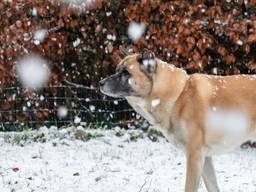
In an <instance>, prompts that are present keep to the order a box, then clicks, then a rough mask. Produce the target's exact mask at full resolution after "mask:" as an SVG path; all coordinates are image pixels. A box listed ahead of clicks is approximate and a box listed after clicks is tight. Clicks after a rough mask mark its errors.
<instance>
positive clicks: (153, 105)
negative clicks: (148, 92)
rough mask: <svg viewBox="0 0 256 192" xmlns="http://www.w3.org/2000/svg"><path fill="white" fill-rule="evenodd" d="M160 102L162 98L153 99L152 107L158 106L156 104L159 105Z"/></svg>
mask: <svg viewBox="0 0 256 192" xmlns="http://www.w3.org/2000/svg"><path fill="white" fill-rule="evenodd" d="M159 104H160V99H153V100H152V101H151V106H152V107H156V106H158V105H159Z"/></svg>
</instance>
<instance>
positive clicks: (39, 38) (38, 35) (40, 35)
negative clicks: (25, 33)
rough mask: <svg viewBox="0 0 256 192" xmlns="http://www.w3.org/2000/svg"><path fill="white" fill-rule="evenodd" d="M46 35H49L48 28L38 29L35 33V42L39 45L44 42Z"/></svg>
mask: <svg viewBox="0 0 256 192" xmlns="http://www.w3.org/2000/svg"><path fill="white" fill-rule="evenodd" d="M46 35H47V30H46V29H40V30H37V31H36V32H35V35H34V44H35V45H39V44H40V43H42V42H43V41H44V39H45V37H46Z"/></svg>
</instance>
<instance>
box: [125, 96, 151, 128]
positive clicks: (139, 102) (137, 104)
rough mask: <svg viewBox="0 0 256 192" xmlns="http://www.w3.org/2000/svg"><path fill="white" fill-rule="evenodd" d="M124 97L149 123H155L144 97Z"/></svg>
mask: <svg viewBox="0 0 256 192" xmlns="http://www.w3.org/2000/svg"><path fill="white" fill-rule="evenodd" d="M126 99H127V101H128V103H129V104H130V105H131V106H132V107H133V108H134V110H135V111H136V112H138V113H139V114H141V115H142V116H143V117H144V118H145V119H146V120H148V122H149V123H150V124H152V125H154V124H155V118H154V117H153V115H152V113H150V112H149V111H148V109H147V108H148V106H147V105H148V104H147V102H146V101H145V100H144V99H142V98H139V97H126Z"/></svg>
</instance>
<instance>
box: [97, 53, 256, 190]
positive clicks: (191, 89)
mask: <svg viewBox="0 0 256 192" xmlns="http://www.w3.org/2000/svg"><path fill="white" fill-rule="evenodd" d="M100 85H101V91H102V92H103V93H105V94H107V95H110V96H113V97H125V98H126V99H127V101H128V102H129V103H130V105H131V106H132V107H133V108H134V109H135V110H136V111H137V112H138V113H140V114H141V115H142V116H143V117H144V118H146V119H147V120H148V121H149V122H150V123H151V124H152V125H153V126H154V127H155V128H157V129H158V130H160V131H161V132H162V133H163V134H164V135H165V136H166V137H167V138H168V140H169V141H170V142H172V143H174V144H175V145H176V146H178V147H179V148H181V149H183V150H184V151H185V153H186V157H187V174H186V185H185V192H196V191H198V188H199V183H200V178H201V176H202V178H203V180H204V183H205V185H206V188H207V190H208V191H209V192H217V191H219V188H218V185H217V181H216V176H215V171H214V167H213V163H212V158H211V156H212V155H215V154H219V153H223V152H226V151H230V150H232V149H234V148H235V147H238V146H239V145H241V144H242V143H243V142H244V141H246V140H248V139H250V137H252V136H253V133H255V128H256V76H249V75H239V76H226V77H221V76H210V75H204V74H193V75H188V74H187V73H186V72H185V71H184V70H182V69H179V68H176V67H175V66H173V65H171V64H167V63H165V62H163V61H161V60H160V59H157V58H155V56H154V54H153V53H152V52H150V51H148V50H143V52H142V53H141V54H133V55H130V56H127V57H126V58H125V59H123V60H122V61H121V63H120V64H119V65H118V67H117V71H116V74H114V75H112V76H110V77H108V78H106V79H104V80H102V81H101V82H100Z"/></svg>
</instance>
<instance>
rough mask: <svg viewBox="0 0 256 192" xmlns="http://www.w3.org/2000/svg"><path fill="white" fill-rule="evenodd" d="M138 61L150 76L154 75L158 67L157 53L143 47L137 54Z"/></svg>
mask: <svg viewBox="0 0 256 192" xmlns="http://www.w3.org/2000/svg"><path fill="white" fill-rule="evenodd" d="M137 61H138V63H139V64H140V68H141V70H142V71H144V72H145V73H146V74H147V75H148V76H149V77H152V75H153V74H154V73H155V71H156V67H157V66H156V65H157V62H156V59H155V54H154V53H153V52H152V51H150V50H148V49H143V50H142V52H141V53H140V54H139V55H138V56H137Z"/></svg>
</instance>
